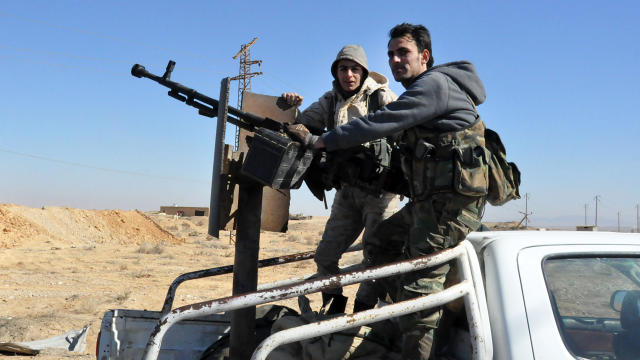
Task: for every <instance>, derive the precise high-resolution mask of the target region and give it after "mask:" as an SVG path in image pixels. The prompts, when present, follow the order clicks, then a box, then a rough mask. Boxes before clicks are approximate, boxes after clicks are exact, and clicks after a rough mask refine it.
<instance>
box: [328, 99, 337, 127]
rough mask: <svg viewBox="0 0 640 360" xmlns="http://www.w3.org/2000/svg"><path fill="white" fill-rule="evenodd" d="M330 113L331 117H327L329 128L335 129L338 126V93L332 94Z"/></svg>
mask: <svg viewBox="0 0 640 360" xmlns="http://www.w3.org/2000/svg"><path fill="white" fill-rule="evenodd" d="M328 114H329V118H328V119H327V130H333V129H335V127H336V94H331V99H330V100H329V112H328Z"/></svg>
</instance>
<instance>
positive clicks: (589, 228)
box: [576, 225, 598, 231]
mask: <svg viewBox="0 0 640 360" xmlns="http://www.w3.org/2000/svg"><path fill="white" fill-rule="evenodd" d="M576 230H577V231H598V227H597V226H595V225H578V226H576Z"/></svg>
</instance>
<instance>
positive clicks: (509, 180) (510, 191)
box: [484, 129, 520, 206]
mask: <svg viewBox="0 0 640 360" xmlns="http://www.w3.org/2000/svg"><path fill="white" fill-rule="evenodd" d="M484 137H485V141H486V146H487V149H488V150H489V151H490V152H491V157H490V160H489V193H488V195H487V201H489V203H490V204H491V205H494V206H500V205H503V204H504V203H506V202H507V201H509V200H513V199H520V170H518V166H516V164H515V163H512V162H508V161H507V151H506V150H505V148H504V145H503V144H502V141H501V140H500V136H498V133H496V132H495V131H493V130H491V129H486V130H485V132H484Z"/></svg>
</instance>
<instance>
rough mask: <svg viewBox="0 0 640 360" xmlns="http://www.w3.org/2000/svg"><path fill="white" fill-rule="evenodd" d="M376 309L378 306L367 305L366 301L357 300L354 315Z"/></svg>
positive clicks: (354, 305) (354, 304)
mask: <svg viewBox="0 0 640 360" xmlns="http://www.w3.org/2000/svg"><path fill="white" fill-rule="evenodd" d="M374 307H376V304H367V303H366V302H364V301H360V300H358V299H355V300H354V302H353V313H354V314H355V313H357V312H360V311H365V310H369V309H373V308H374Z"/></svg>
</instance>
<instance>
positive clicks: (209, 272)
mask: <svg viewBox="0 0 640 360" xmlns="http://www.w3.org/2000/svg"><path fill="white" fill-rule="evenodd" d="M360 250H362V244H357V245H353V246H351V247H349V248H348V249H347V250H346V251H345V252H353V251H360ZM315 254H316V252H315V251H305V252H301V253H297V254H290V255H284V256H277V257H272V258H268V259H262V260H260V261H258V268H262V267H269V266H274V265H281V264H288V263H292V262H296V261H302V260H309V259H313V257H314V255H315ZM346 271H351V270H348V269H347V270H346ZM232 272H233V265H225V266H220V267H216V268H211V269H204V270H198V271H192V272H188V273H185V274H182V275H180V276H178V277H177V278H175V280H173V282H172V283H171V285H170V286H169V290H167V296H166V297H165V298H164V304H163V305H162V310H161V311H160V312H161V314H162V315H166V314H167V313H169V311H171V308H172V307H173V300H174V299H175V296H176V291H177V290H178V286H180V284H182V283H183V282H185V281H188V280H195V279H202V278H206V277H210V276H217V275H224V274H230V273H232ZM304 280H305V279H297V281H295V282H300V281H304ZM278 285H280V286H281V285H284V284H278ZM265 286H269V287H275V285H265Z"/></svg>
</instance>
